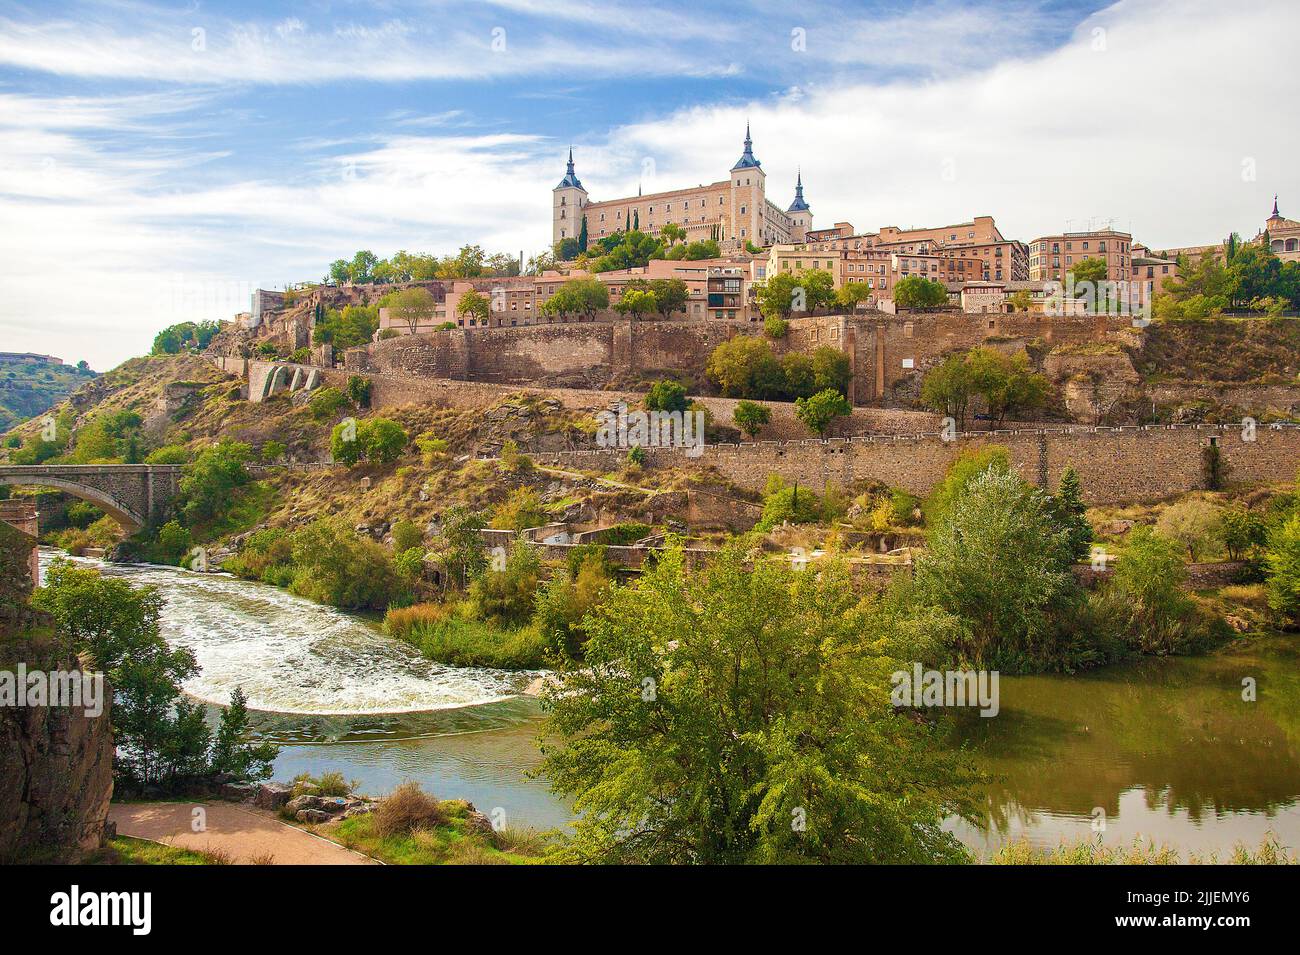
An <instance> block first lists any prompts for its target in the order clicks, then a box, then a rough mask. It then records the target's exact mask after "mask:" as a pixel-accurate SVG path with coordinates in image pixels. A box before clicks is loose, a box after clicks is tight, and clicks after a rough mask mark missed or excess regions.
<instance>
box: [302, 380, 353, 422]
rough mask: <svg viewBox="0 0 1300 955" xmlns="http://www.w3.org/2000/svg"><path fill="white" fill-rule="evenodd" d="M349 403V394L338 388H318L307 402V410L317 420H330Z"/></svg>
mask: <svg viewBox="0 0 1300 955" xmlns="http://www.w3.org/2000/svg"><path fill="white" fill-rule="evenodd" d="M347 405H348V398H347V395H345V394H343V392H341V391H339V390H338V389H337V388H330V387H325V388H318V389H317V390H316V391H315V392H313V393H312V396H311V399H310V400H309V401H308V402H307V410H308V411H309V412H310V414H311V416H312V417H313V418H315V419H316V420H317V421H328V420H330V419H331V418H334V417H335V416H337V415H338V413H339V412H340V411H342V410H343V409H344V408H346V407H347Z"/></svg>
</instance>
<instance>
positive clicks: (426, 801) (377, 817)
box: [374, 782, 447, 837]
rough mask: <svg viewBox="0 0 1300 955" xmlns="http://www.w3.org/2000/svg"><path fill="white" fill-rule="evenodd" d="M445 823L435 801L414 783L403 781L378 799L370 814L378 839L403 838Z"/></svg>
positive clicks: (438, 805) (443, 816)
mask: <svg viewBox="0 0 1300 955" xmlns="http://www.w3.org/2000/svg"><path fill="white" fill-rule="evenodd" d="M446 821H447V815H446V813H445V812H443V810H442V806H441V804H440V803H439V802H438V800H436V799H434V798H433V797H432V796H430V795H428V794H427V793H425V792H424V790H422V789H421V788H420V786H419V784H418V783H416V782H405V783H402V784H401V785H400V786H398V787H397V788H396V789H394V790H393V791H392V792H391V793H389V794H388V795H387V796H386V797H385V798H384V799H382V800H380V802H379V805H378V806H376V807H375V811H374V828H375V832H376V833H377V834H378V835H380V836H382V837H388V836H396V835H404V834H409V833H411V832H414V831H415V830H416V829H423V828H428V827H432V826H440V825H443V824H445V823H446Z"/></svg>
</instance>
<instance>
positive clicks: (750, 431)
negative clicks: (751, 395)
mask: <svg viewBox="0 0 1300 955" xmlns="http://www.w3.org/2000/svg"><path fill="white" fill-rule="evenodd" d="M731 420H732V421H733V422H735V425H736V427H737V428H739V429H740V430H741V431H743V432H745V434H746V435H748V436H749V437H750V438H753V437H755V436H756V435H757V434H758V433H759V432H760V431H762V430H763V428H764V427H765V426H766V425H767V424H768V423H769V422H770V421H771V420H772V412H771V411H770V410H769V409H768V408H767V407H766V406H764V405H760V404H759V403H758V402H756V401H738V402H736V407H735V410H733V411H732V412H731Z"/></svg>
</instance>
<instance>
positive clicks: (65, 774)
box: [0, 658, 113, 862]
mask: <svg viewBox="0 0 1300 955" xmlns="http://www.w3.org/2000/svg"><path fill="white" fill-rule="evenodd" d="M28 666H29V668H30V667H33V666H35V664H32V663H29V664H28ZM80 666H81V664H80V663H79V662H78V661H77V660H76V658H72V659H71V660H64V661H61V662H59V663H57V664H55V666H54V668H62V669H64V670H75V669H79V668H80ZM4 668H5V669H9V666H8V664H6V665H5V666H4ZM104 694H105V705H104V711H103V713H102V714H101V715H99V716H97V717H90V716H87V715H86V714H85V712H84V710H83V709H80V708H71V707H59V706H0V861H3V862H7V861H23V860H34V861H35V860H39V861H61V860H70V859H75V858H76V857H77V856H78V855H79V854H80V853H81V852H82V851H85V850H89V849H94V848H96V847H98V846H99V845H100V844H101V843H102V841H103V838H104V823H105V820H106V819H107V818H108V803H109V799H110V798H111V797H112V795H113V730H112V725H111V723H110V720H109V712H110V708H111V699H112V693H111V691H110V690H109V689H108V687H107V686H105V690H104Z"/></svg>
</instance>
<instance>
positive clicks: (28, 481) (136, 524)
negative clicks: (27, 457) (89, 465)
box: [0, 475, 144, 537]
mask: <svg viewBox="0 0 1300 955" xmlns="http://www.w3.org/2000/svg"><path fill="white" fill-rule="evenodd" d="M0 484H4V485H8V486H9V487H33V488H35V487H43V488H49V489H50V490H54V491H63V492H64V493H65V494H71V495H72V496H73V497H75V498H79V499H80V500H83V501H88V502H90V503H91V504H94V505H95V506H96V507H98V508H99V509H100V510H102V511H103V512H104V513H105V514H107V515H108V516H109V517H111V518H113V520H115V521H117V523H118V524H119V525H120V526H121V528H122V531H123V532H124V533H125V534H126V535H127V536H128V537H129V536H130V535H132V534H134V533H135V532H136V531H138V530H140V528H142V527H143V526H144V518H143V517H142V516H141V515H139V514H136V513H135V512H134V511H133V510H131V509H130V508H129V507H127V506H125V505H124V504H122V502H121V501H119V500H117V498H115V497H113V496H112V495H111V494H108V493H107V492H105V491H101V490H99V489H98V488H93V487H87V486H86V485H84V484H78V483H76V482H75V481H65V480H62V479H61V478H55V477H46V476H41V478H40V479H39V480H36V479H33V478H30V477H25V476H24V477H16V476H11V475H0Z"/></svg>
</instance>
